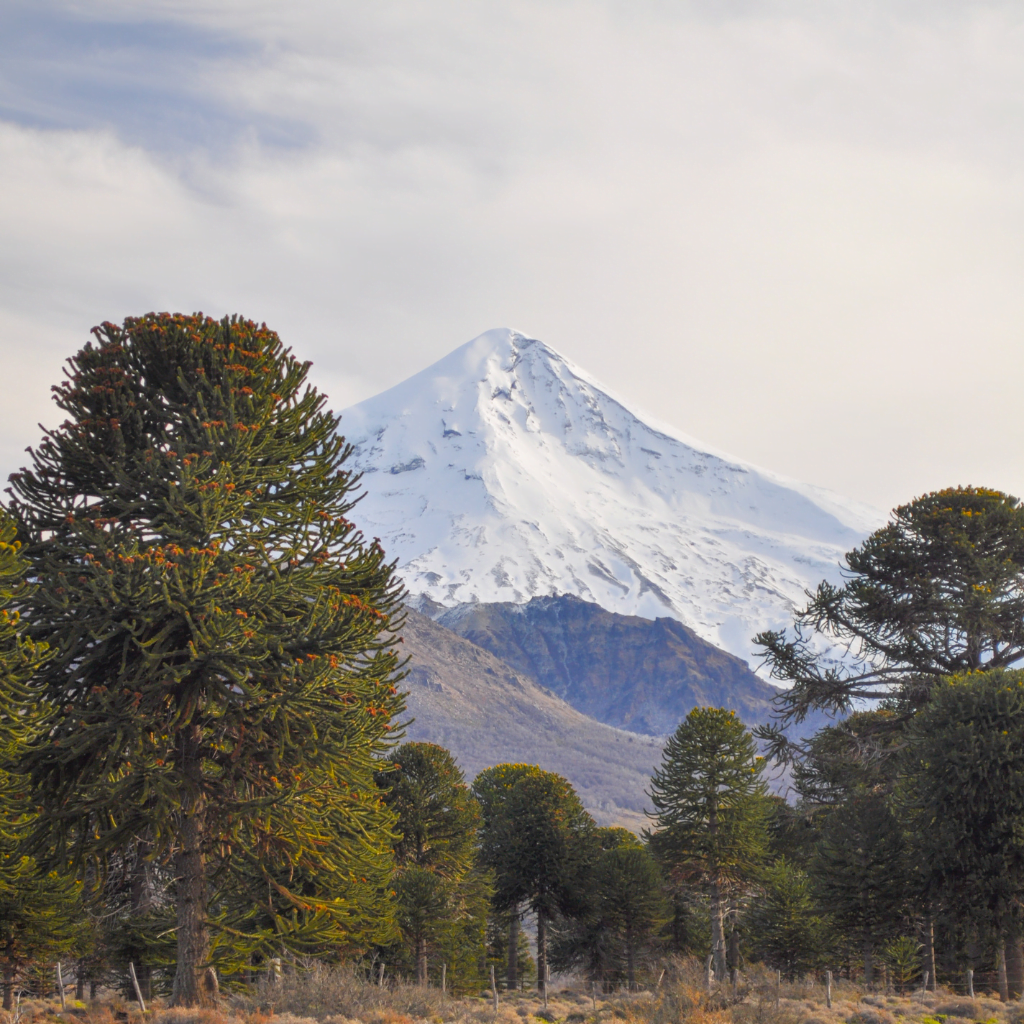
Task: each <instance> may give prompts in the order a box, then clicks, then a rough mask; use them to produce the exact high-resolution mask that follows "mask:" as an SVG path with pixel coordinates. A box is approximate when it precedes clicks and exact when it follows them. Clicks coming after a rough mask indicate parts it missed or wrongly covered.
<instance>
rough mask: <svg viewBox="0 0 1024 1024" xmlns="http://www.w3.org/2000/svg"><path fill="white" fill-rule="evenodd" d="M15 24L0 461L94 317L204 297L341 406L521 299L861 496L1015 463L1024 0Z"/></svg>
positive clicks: (41, 413) (549, 330)
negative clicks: (259, 323)
mask: <svg viewBox="0 0 1024 1024" xmlns="http://www.w3.org/2000/svg"><path fill="white" fill-rule="evenodd" d="M40 11H41V12H42V13H39V12H40ZM26 12H27V13H26ZM723 12H724V13H723ZM19 25H20V28H19V31H20V32H22V33H23V34H24V33H25V32H28V31H29V30H31V31H32V32H35V33H36V35H37V36H38V37H39V38H41V39H43V40H44V41H47V40H49V41H51V42H52V45H50V46H49V48H48V49H47V48H46V47H43V46H41V45H40V46H39V47H37V50H38V52H39V53H43V52H46V53H47V54H48V56H47V57H46V62H47V67H49V68H52V67H53V66H54V64H55V62H56V63H57V64H59V66H60V68H61V74H60V76H54V75H53V74H46V75H43V74H42V73H41V72H40V70H39V66H38V65H39V62H40V61H42V60H43V58H42V57H41V56H40V57H38V58H37V57H32V56H31V55H32V54H34V53H36V52H37V50H33V49H32V48H31V47H25V46H23V47H22V52H28V53H29V54H30V57H29V58H21V59H20V60H21V63H20V64H19V65H18V69H19V70H18V75H17V76H16V78H17V81H15V80H14V79H13V78H11V77H10V76H8V79H7V81H6V83H0V89H2V94H0V101H2V104H3V105H2V108H0V109H3V110H6V111H7V115H6V122H5V123H4V124H2V125H0V239H2V241H3V245H2V250H0V259H2V260H3V268H4V273H3V275H2V277H0V326H2V328H3V335H2V338H3V341H2V344H3V346H4V350H5V353H7V362H8V365H16V366H17V367H18V368H19V371H20V373H19V377H18V383H17V386H16V390H17V394H16V395H15V394H10V395H8V400H7V401H5V403H4V404H3V407H2V413H0V415H2V417H3V419H2V425H3V443H2V445H0V457H2V460H3V463H4V464H5V465H7V466H9V467H11V466H13V465H14V460H15V459H16V454H15V453H16V452H17V451H18V450H20V449H21V448H23V447H24V445H25V444H27V443H32V442H34V441H35V440H36V438H37V434H38V430H37V428H36V426H35V424H36V422H37V421H38V420H39V419H44V420H46V421H48V422H53V420H54V419H55V416H54V413H53V412H51V411H50V410H48V409H47V391H48V387H47V385H48V384H49V383H51V382H52V381H54V380H55V379H56V378H55V369H56V368H57V367H58V366H59V363H60V361H61V359H62V358H64V357H65V356H66V355H68V354H70V352H71V351H73V349H74V348H75V347H77V345H79V344H80V343H82V342H83V341H84V340H85V338H86V331H87V329H88V327H89V326H91V325H92V324H93V323H95V322H97V321H99V320H102V319H117V318H120V317H122V316H124V315H129V314H134V313H138V312H141V311H144V310H146V309H152V308H164V309H166V308H175V309H185V310H191V309H199V308H201V309H203V310H205V311H207V312H210V313H223V312H228V311H235V310H237V311H240V312H243V313H245V314H246V315H249V316H253V317H255V318H257V319H265V320H266V321H267V322H268V323H270V324H271V325H272V326H274V327H276V328H277V329H278V330H280V331H281V333H282V335H283V336H284V337H285V338H286V340H288V341H289V342H290V343H292V344H293V345H294V346H295V348H296V350H297V351H299V352H300V353H301V354H304V355H309V356H311V357H312V358H314V360H315V361H316V371H315V372H316V374H317V375H318V379H319V380H321V381H322V382H323V383H324V385H325V386H326V387H327V390H328V391H329V392H330V393H331V395H332V398H333V399H334V400H335V404H336V405H339V406H340V405H344V404H347V403H348V402H350V401H355V400H357V399H359V398H362V397H365V396H367V395H369V394H371V393H373V392H374V391H376V390H379V389H380V388H383V387H385V386H387V385H390V384H392V383H395V382H396V381H397V380H399V379H401V378H402V377H404V376H406V375H408V374H409V373H412V372H414V371H415V370H417V369H419V368H421V367H422V366H424V365H426V364H427V363H429V362H430V361H432V360H433V359H435V358H438V357H439V356H441V355H443V354H444V353H445V352H446V351H448V350H449V349H450V348H452V347H454V346H455V345H457V344H460V343H461V342H462V341H464V340H466V339H468V338H469V337H471V336H473V335H475V334H477V333H479V332H480V331H483V330H485V329H487V328H489V327H492V326H497V325H504V324H508V325H512V326H515V327H517V328H519V329H521V330H524V331H528V332H531V333H534V334H537V335H539V336H541V337H543V338H544V340H546V341H547V342H549V343H550V344H552V345H554V346H555V347H556V348H561V349H562V350H563V351H565V352H566V354H567V355H569V356H571V357H572V358H573V359H575V360H576V361H577V362H579V363H580V364H582V365H583V366H585V367H587V368H588V369H589V370H590V371H591V372H592V373H594V374H595V375H596V376H598V377H599V378H603V379H605V380H607V381H608V382H609V383H610V384H612V385H613V386H614V387H615V388H616V390H618V391H619V392H621V393H624V394H626V395H628V396H629V397H631V398H633V399H634V400H635V401H637V402H638V403H639V404H641V405H643V406H646V407H648V408H649V409H651V411H652V412H654V413H656V414H657V415H658V416H659V417H661V418H662V419H666V420H670V421H672V422H675V423H676V424H678V425H679V426H680V427H681V428H683V429H684V430H686V431H687V432H688V433H691V434H693V435H696V436H698V437H703V438H705V439H706V440H707V441H708V442H709V443H711V444H714V445H716V446H718V447H720V448H725V449H731V450H733V451H735V452H736V453H737V454H738V455H741V456H743V457H745V458H748V459H750V460H752V461H754V462H758V463H760V464H762V465H765V466H766V467H768V468H771V469H775V470H777V471H781V472H784V473H788V474H790V475H792V476H796V477H800V478H803V479H806V480H808V481H811V482H814V483H821V484H825V485H827V486H831V487H833V488H835V489H838V490H840V491H845V492H847V493H849V494H851V495H852V496H855V497H858V498H862V499H864V500H868V501H874V502H876V503H878V504H882V505H891V504H893V503H895V502H896V501H899V500H902V499H905V498H908V497H910V496H912V495H913V494H915V493H917V492H919V491H921V490H923V489H926V488H931V487H937V486H943V485H945V484H949V483H958V482H976V483H982V482H984V483H988V484H991V485H993V486H1002V487H1005V488H1008V489H1011V490H1014V491H1015V492H1016V493H1022V492H1024V465H1022V462H1021V457H1020V455H1019V453H1020V451H1021V442H1022V441H1024V436H1022V435H1024V428H1022V427H1021V426H1020V424H1019V416H1018V415H1017V412H1016V406H1017V395H1018V392H1019V382H1020V379H1021V371H1022V369H1024V366H1022V361H1024V357H1022V356H1021V355H1020V351H1021V346H1020V344H1019V339H1020V337H1021V333H1022V328H1024V299H1022V298H1021V294H1020V288H1019V281H1020V280H1021V278H1022V272H1024V215H1022V214H1024V211H1022V200H1021V198H1020V197H1021V195H1022V194H1024V193H1022V191H1021V173H1020V171H1019V170H1018V168H1019V167H1020V166H1021V161H1020V158H1021V156H1022V154H1021V152H1020V150H1021V148H1022V140H1024V133H1022V132H1021V131H1020V129H1021V119H1022V105H1024V65H1021V64H1020V61H1019V59H1018V58H1019V53H1020V44H1021V41H1022V28H1021V18H1020V17H1019V16H1018V15H1017V13H1016V11H1015V9H1014V7H1013V6H1010V5H1007V6H999V5H992V6H981V5H962V6H961V5H947V6H944V7H943V6H936V5H922V6H919V7H918V6H915V5H909V4H907V5H902V6H901V5H892V4H884V5H883V4H878V5H871V4H862V5H856V7H854V6H851V5H848V4H840V3H815V4H811V3H807V4H797V3H789V4H782V3H780V4H775V5H770V4H759V5H745V4H739V3H736V4H714V5H712V4H696V3H695V4H689V5H687V4H682V3H680V4H676V3H673V4H657V3H652V4H649V5H643V6H640V5H636V4H630V5H625V4H619V3H612V2H606V3H599V2H596V0H595V2H568V0H566V2H557V0H545V2H543V3H540V2H530V0H516V2H514V3H512V2H496V3H493V4H478V3H472V2H469V0H465V2H451V0H448V2H443V0H437V2H431V3H429V4H428V3H413V2H394V3H388V4H365V3H361V2H355V0H351V2H343V3H340V4H339V3H337V2H331V3H327V2H306V3H288V4H285V3H283V2H275V3H262V4H260V3H252V2H246V3H244V4H243V3H241V2H239V3H232V2H226V0H225V2H223V3H202V4H200V3H194V4H188V3H182V2H180V0H176V2H175V3H174V4H169V3H168V4H159V3H148V4H143V5H140V4H138V3H136V2H133V3H130V4H129V3H120V4H119V3H106V4H99V3H90V4H89V5H87V6H83V7H80V8H78V9H77V10H76V9H75V8H74V7H73V6H68V5H57V6H52V7H43V8H36V7H33V8H31V9H30V8H27V7H26V8H25V9H24V11H23V18H22V21H21V22H19ZM26 26H28V28H26ZM4 34H5V33H0V35H4ZM6 35H8V38H12V39H13V38H14V37H13V36H11V34H10V33H6ZM79 38H81V39H88V40H89V45H88V46H85V45H84V44H80V43H79V42H76V40H78V39H79ZM108 39H109V42H107V41H105V40H108ZM2 45H3V44H2V43H0V46H2ZM11 45H12V46H13V45H15V44H14V43H11ZM114 50H116V53H113V51H114ZM115 57H116V59H114V58H115ZM178 57H180V59H177V58H178ZM55 83H56V84H55ZM62 118H63V119H62ZM26 353H29V355H26ZM8 387H9V390H10V385H9V386H8Z"/></svg>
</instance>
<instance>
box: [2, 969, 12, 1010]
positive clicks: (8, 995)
mask: <svg viewBox="0 0 1024 1024" xmlns="http://www.w3.org/2000/svg"><path fill="white" fill-rule="evenodd" d="M4 1009H5V1010H13V1009H14V964H13V963H11V961H10V960H8V961H7V963H5V964H4Z"/></svg>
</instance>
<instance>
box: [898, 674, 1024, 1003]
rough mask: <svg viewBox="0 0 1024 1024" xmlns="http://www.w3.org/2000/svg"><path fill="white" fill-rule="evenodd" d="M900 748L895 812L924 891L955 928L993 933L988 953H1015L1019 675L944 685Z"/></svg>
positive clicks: (1023, 864)
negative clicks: (953, 919)
mask: <svg viewBox="0 0 1024 1024" xmlns="http://www.w3.org/2000/svg"><path fill="white" fill-rule="evenodd" d="M908 741H909V742H908V745H907V751H906V754H905V757H904V768H905V776H904V779H903V780H902V782H901V785H900V787H899V789H898V791H897V806H898V809H899V811H900V813H901V814H902V815H903V816H904V817H905V818H906V819H907V822H908V826H909V831H910V834H911V844H912V848H913V850H914V852H915V854H916V855H917V859H918V860H919V867H920V870H921V873H922V875H923V879H922V880H923V883H924V886H925V889H926V892H927V893H928V894H929V895H930V896H931V897H932V899H934V900H935V901H936V902H940V901H944V902H945V903H946V904H947V905H952V906H955V907H957V908H958V913H959V916H960V918H961V920H962V921H965V922H970V923H972V924H974V925H977V926H980V927H981V928H982V930H983V931H991V932H992V933H994V934H995V936H996V943H997V948H1005V944H1006V943H1012V944H1013V946H1014V947H1019V943H1020V935H1021V932H1022V930H1024V920H1022V912H1021V908H1022V906H1024V830H1022V824H1024V672H1022V671H1020V670H1016V671H1014V670H1010V671H1005V670H1004V671H994V672H988V673H971V674H968V675H964V676H959V677H953V678H951V679H948V680H944V681H943V682H941V683H939V684H938V685H937V686H936V688H935V690H934V691H933V694H932V700H931V702H930V703H929V705H928V707H927V708H926V709H925V710H924V711H922V712H921V714H920V715H919V716H918V717H917V718H916V719H915V720H914V722H913V723H912V726H911V728H910V730H909V734H908ZM972 919H973V920H972ZM1014 952H1015V953H1016V950H1014ZM1017 955H1019V954H1017ZM1013 959H1016V956H1014V957H1013ZM1014 987H1015V988H1017V987H1019V981H1017V984H1016V985H1015V986H1014ZM1015 995H1019V992H1017V993H1015Z"/></svg>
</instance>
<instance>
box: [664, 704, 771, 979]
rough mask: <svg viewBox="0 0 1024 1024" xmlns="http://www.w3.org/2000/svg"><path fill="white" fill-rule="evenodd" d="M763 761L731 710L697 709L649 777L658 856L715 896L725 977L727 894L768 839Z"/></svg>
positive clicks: (716, 939) (716, 943)
mask: <svg viewBox="0 0 1024 1024" xmlns="http://www.w3.org/2000/svg"><path fill="white" fill-rule="evenodd" d="M763 770H764V761H763V760H762V759H761V758H760V757H758V756H757V748H756V746H755V745H754V739H753V737H752V736H751V735H750V733H749V732H748V731H747V730H746V729H745V728H744V726H743V723H742V722H741V721H740V720H739V719H738V718H737V717H736V713H735V712H733V711H727V710H726V709H725V708H694V709H693V710H692V711H691V712H690V713H689V714H688V715H687V716H686V718H685V719H683V721H682V722H681V723H680V724H679V728H678V729H676V731H675V734H674V735H673V736H672V737H671V738H670V739H669V741H668V743H666V744H665V753H664V755H663V759H662V764H661V767H660V768H659V769H658V770H657V771H656V772H655V773H654V775H653V776H652V778H651V802H652V803H653V804H654V808H655V812H656V816H657V824H658V827H657V830H656V831H655V832H654V834H653V835H652V836H651V846H652V849H653V851H654V852H655V854H656V855H657V856H658V857H659V859H661V860H662V862H663V863H665V864H666V865H668V867H669V870H670V871H671V873H672V875H673V876H674V877H675V878H676V879H678V880H687V881H693V882H697V883H698V884H699V885H701V886H702V887H704V888H705V889H706V891H707V893H708V895H709V897H710V899H711V951H712V955H713V956H714V964H715V973H716V975H717V976H718V978H719V979H720V980H721V979H724V978H725V976H726V949H725V923H724V914H725V900H726V897H727V895H728V893H729V891H730V889H732V888H734V887H735V886H736V885H737V884H738V883H740V882H743V881H744V880H747V879H749V878H750V877H751V875H752V874H753V871H754V869H755V868H756V867H758V866H759V863H760V861H761V860H762V858H763V856H764V853H765V848H766V847H767V844H768V833H767V829H766V818H767V815H768V811H769V806H768V803H767V801H766V800H765V784H764V781H763V779H762V778H761V775H762V772H763Z"/></svg>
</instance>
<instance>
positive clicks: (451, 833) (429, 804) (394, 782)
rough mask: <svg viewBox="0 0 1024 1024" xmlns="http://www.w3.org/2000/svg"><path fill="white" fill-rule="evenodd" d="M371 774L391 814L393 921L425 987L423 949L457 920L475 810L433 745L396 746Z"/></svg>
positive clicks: (455, 769) (456, 773) (454, 769)
mask: <svg viewBox="0 0 1024 1024" xmlns="http://www.w3.org/2000/svg"><path fill="white" fill-rule="evenodd" d="M390 760H391V763H392V767H390V768H389V769H385V770H383V771H380V772H378V773H377V785H378V786H380V787H381V789H382V791H383V794H384V803H385V804H386V805H387V806H388V807H389V808H390V809H391V810H392V811H393V812H394V813H395V814H396V815H397V819H398V820H397V821H396V823H395V831H396V833H397V839H396V841H395V861H396V865H397V874H396V877H395V890H396V895H397V898H398V908H399V909H398V918H399V923H400V925H401V927H402V931H403V932H404V933H405V935H406V937H407V939H408V940H409V943H410V945H411V946H412V948H413V955H414V960H415V963H416V980H417V982H418V983H419V984H420V985H426V983H427V943H428V941H429V940H430V939H431V938H432V937H434V936H435V935H437V934H438V933H439V932H440V930H441V929H442V928H443V927H444V926H446V925H448V924H450V923H451V921H452V919H453V918H455V917H457V916H458V915H459V913H460V910H461V905H462V904H463V903H464V900H463V899H462V896H463V895H464V894H463V892H462V884H461V883H462V882H463V880H464V878H465V876H466V875H467V873H468V872H469V871H470V869H471V868H472V866H473V853H474V848H475V845H476V833H477V829H478V827H479V824H480V808H479V806H478V805H477V802H476V801H475V800H474V799H473V797H472V796H471V795H470V792H469V787H468V786H467V785H466V783H465V779H464V776H463V774H462V770H461V769H460V768H459V766H458V765H457V764H456V763H455V758H453V757H452V755H451V753H450V752H449V751H447V750H445V748H444V747H441V746H438V745H437V744H436V743H403V744H402V746H400V747H399V748H398V750H397V751H395V754H394V756H393V757H392V758H391V759H390Z"/></svg>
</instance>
